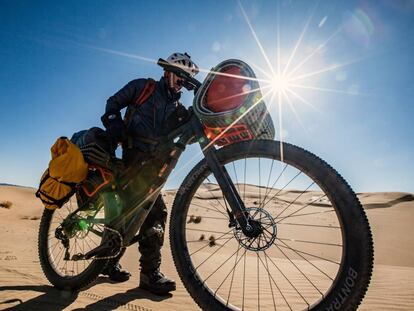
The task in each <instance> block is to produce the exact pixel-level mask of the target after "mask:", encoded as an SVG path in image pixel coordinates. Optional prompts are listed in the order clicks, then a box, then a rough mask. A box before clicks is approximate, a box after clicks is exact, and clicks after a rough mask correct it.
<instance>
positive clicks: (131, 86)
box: [105, 79, 147, 114]
mask: <svg viewBox="0 0 414 311" xmlns="http://www.w3.org/2000/svg"><path fill="white" fill-rule="evenodd" d="M146 81H147V79H136V80H132V81H131V82H129V83H128V84H127V85H125V86H124V87H123V88H122V89H120V90H119V91H118V92H116V93H115V94H114V95H113V96H111V97H109V98H108V100H107V101H106V107H105V113H106V114H107V113H118V112H120V111H121V109H123V108H125V107H127V106H128V105H130V104H132V103H133V101H134V100H135V98H136V97H138V95H139V94H140V93H141V91H142V90H143V88H144V86H145V84H146Z"/></svg>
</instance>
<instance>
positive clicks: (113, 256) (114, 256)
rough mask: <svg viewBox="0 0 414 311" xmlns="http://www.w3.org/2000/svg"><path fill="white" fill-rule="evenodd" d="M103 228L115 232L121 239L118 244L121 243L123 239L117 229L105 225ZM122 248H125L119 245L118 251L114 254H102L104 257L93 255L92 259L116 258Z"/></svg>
mask: <svg viewBox="0 0 414 311" xmlns="http://www.w3.org/2000/svg"><path fill="white" fill-rule="evenodd" d="M105 229H107V230H108V231H112V232H115V233H116V234H117V235H118V236H119V239H120V241H121V244H120V245H122V244H123V242H124V240H123V238H122V235H121V234H120V233H119V232H118V231H117V230H115V229H112V228H109V227H105ZM122 248H125V247H122V246H121V247H120V248H119V250H118V252H117V253H116V254H115V255H112V256H104V257H95V258H94V260H105V259H113V258H116V257H117V256H118V255H119V254H120V253H121V251H122Z"/></svg>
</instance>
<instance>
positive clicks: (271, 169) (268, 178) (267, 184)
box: [259, 159, 275, 206]
mask: <svg viewBox="0 0 414 311" xmlns="http://www.w3.org/2000/svg"><path fill="white" fill-rule="evenodd" d="M274 163H275V160H273V159H272V165H271V166H270V171H269V176H268V177H267V183H266V188H265V189H266V191H265V194H264V198H263V202H260V205H261V204H262V203H264V201H265V200H266V197H267V193H268V191H269V183H270V176H272V171H273V164H274ZM260 205H259V206H260Z"/></svg>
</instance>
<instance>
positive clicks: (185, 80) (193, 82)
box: [157, 58, 201, 93]
mask: <svg viewBox="0 0 414 311" xmlns="http://www.w3.org/2000/svg"><path fill="white" fill-rule="evenodd" d="M157 65H158V66H161V67H162V68H163V69H164V70H166V71H169V72H172V73H174V74H176V75H177V76H178V77H179V78H181V79H182V82H181V85H182V86H183V87H185V88H186V89H187V90H189V91H191V90H194V93H196V92H197V90H198V88H199V87H200V86H201V82H200V81H198V80H197V79H194V78H193V77H192V76H190V74H189V73H187V72H186V71H184V70H183V69H182V68H180V67H178V66H175V65H172V64H170V63H169V62H167V61H166V60H164V59H162V58H160V59H158V62H157Z"/></svg>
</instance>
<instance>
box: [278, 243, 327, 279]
mask: <svg viewBox="0 0 414 311" xmlns="http://www.w3.org/2000/svg"><path fill="white" fill-rule="evenodd" d="M280 242H282V243H283V244H284V245H285V247H286V248H287V249H290V250H291V251H293V252H295V253H296V254H297V255H298V256H299V257H301V258H302V259H303V260H305V261H306V262H307V263H308V264H310V265H311V266H312V267H314V268H315V269H316V270H318V271H319V272H321V273H322V274H323V275H325V276H326V277H327V278H328V279H330V280H331V281H333V278H331V277H330V276H329V275H328V274H327V273H326V272H325V271H323V270H322V269H320V268H319V267H318V266H316V265H315V264H313V263H312V262H311V261H310V260H309V259H307V258H306V257H304V256H303V255H301V254H300V253H298V252H297V251H296V250H294V249H292V248H291V247H289V246H288V245H287V244H286V243H285V242H283V241H280ZM280 246H281V245H280Z"/></svg>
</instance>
